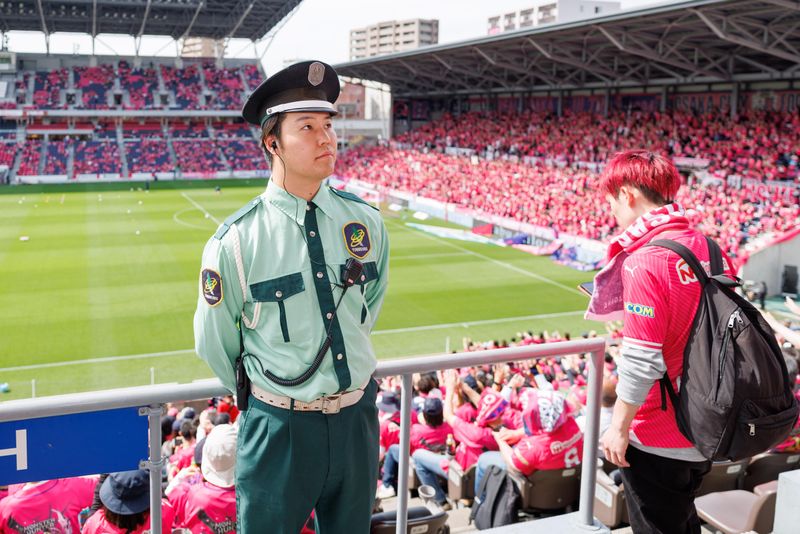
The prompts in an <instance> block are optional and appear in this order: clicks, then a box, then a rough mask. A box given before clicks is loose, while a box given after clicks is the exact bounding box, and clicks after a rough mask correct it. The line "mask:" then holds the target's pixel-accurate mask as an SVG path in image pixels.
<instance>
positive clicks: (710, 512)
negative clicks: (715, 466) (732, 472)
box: [695, 487, 777, 534]
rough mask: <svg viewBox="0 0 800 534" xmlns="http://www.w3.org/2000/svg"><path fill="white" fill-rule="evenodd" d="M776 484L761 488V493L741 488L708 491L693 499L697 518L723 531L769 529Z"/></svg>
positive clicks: (735, 533)
mask: <svg viewBox="0 0 800 534" xmlns="http://www.w3.org/2000/svg"><path fill="white" fill-rule="evenodd" d="M776 490H777V488H776V487H765V488H761V489H760V495H756V494H755V493H751V492H749V491H744V490H732V491H722V492H718V493H709V494H708V495H703V496H702V497H698V498H697V499H695V506H696V507H697V513H698V515H699V516H700V519H702V520H703V521H705V522H707V523H708V524H709V525H711V526H712V527H714V528H716V529H717V530H720V531H722V532H724V533H725V534H740V533H744V532H757V533H758V534H768V533H769V532H772V524H773V522H774V521H775V501H776V498H777V491H776Z"/></svg>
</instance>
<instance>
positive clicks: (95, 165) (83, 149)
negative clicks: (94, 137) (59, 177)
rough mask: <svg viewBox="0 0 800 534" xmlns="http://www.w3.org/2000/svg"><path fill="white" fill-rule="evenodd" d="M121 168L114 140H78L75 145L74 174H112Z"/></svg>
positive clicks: (117, 148) (117, 146) (117, 147)
mask: <svg viewBox="0 0 800 534" xmlns="http://www.w3.org/2000/svg"><path fill="white" fill-rule="evenodd" d="M121 170H122V165H121V160H120V155H119V145H118V144H117V142H116V141H79V142H78V143H77V144H76V145H75V164H74V174H76V175H77V174H114V173H119V172H121Z"/></svg>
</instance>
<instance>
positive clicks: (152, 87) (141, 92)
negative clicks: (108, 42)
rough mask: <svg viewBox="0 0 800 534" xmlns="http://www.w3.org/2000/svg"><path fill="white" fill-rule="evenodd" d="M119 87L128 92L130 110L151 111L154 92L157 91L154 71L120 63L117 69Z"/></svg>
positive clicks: (156, 79) (124, 62)
mask: <svg viewBox="0 0 800 534" xmlns="http://www.w3.org/2000/svg"><path fill="white" fill-rule="evenodd" d="M117 72H118V73H119V81H120V86H121V87H122V89H123V90H124V91H127V92H128V101H129V102H130V109H152V108H153V107H154V98H153V95H154V92H155V91H156V90H158V77H157V75H156V71H155V69H152V68H134V69H132V68H131V66H130V64H129V63H128V62H127V61H120V62H119V66H118V68H117Z"/></svg>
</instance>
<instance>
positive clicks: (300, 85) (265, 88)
mask: <svg viewBox="0 0 800 534" xmlns="http://www.w3.org/2000/svg"><path fill="white" fill-rule="evenodd" d="M339 91H340V86H339V78H338V76H337V75H336V71H335V70H333V67H331V66H330V65H328V64H327V63H322V62H321V61H303V62H300V63H295V64H294V65H291V66H289V67H286V68H285V69H283V70H282V71H280V72H277V73H275V74H273V75H272V76H270V77H269V78H267V79H266V80H264V81H263V82H261V85H259V86H258V87H257V88H256V90H255V91H253V92H252V94H251V95H250V97H249V98H248V99H247V102H245V103H244V108H242V117H243V118H244V120H246V121H247V122H249V123H250V124H255V125H257V126H259V127H260V126H261V125H263V124H264V121H266V120H267V119H268V118H270V117H271V116H273V115H276V114H278V113H287V112H293V111H325V112H328V113H330V114H331V115H336V108H335V107H334V106H333V103H334V102H336V99H337V98H338V97H339Z"/></svg>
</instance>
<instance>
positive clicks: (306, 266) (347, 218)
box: [194, 181, 389, 402]
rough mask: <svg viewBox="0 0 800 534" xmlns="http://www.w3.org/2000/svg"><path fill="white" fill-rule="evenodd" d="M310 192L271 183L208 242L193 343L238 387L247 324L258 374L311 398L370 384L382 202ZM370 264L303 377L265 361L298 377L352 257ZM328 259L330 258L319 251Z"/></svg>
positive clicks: (257, 378)
mask: <svg viewBox="0 0 800 534" xmlns="http://www.w3.org/2000/svg"><path fill="white" fill-rule="evenodd" d="M312 202H313V203H314V204H315V205H316V206H317V208H316V209H311V208H307V203H306V201H305V200H303V199H301V198H298V197H295V196H293V195H291V194H290V193H287V192H286V191H285V190H284V189H282V188H280V187H279V186H277V185H275V184H274V183H273V182H272V181H270V182H269V183H268V185H267V189H266V191H265V192H264V193H263V194H262V195H259V196H258V197H256V198H255V199H253V200H252V201H251V202H250V203H248V204H247V205H246V206H245V207H243V208H242V209H241V210H239V211H238V212H237V213H235V214H234V215H232V216H231V217H229V218H228V219H227V220H226V221H225V222H224V223H223V224H222V225H221V226H220V227H219V229H218V230H217V232H216V234H215V235H214V236H213V237H212V238H211V239H210V240H209V241H208V243H207V244H206V247H205V250H204V251H203V261H202V268H201V275H200V288H199V290H200V295H199V299H198V303H197V312H196V313H195V317H194V332H195V348H196V351H197V354H198V355H199V356H200V357H201V358H202V359H204V360H205V361H206V362H207V363H208V365H209V366H210V367H211V369H212V370H213V371H214V373H215V374H216V375H217V376H218V377H219V378H220V380H221V381H222V384H223V385H224V386H225V387H226V388H228V389H229V390H231V391H235V376H234V362H235V360H236V358H237V357H238V356H239V352H240V339H239V327H240V326H241V328H242V334H243V341H244V350H245V352H247V353H249V354H252V355H254V356H255V358H247V359H246V360H245V366H246V369H247V374H248V376H250V378H251V380H252V381H253V383H254V384H255V385H257V386H259V387H261V388H262V389H265V390H267V391H271V392H273V393H276V394H278V395H285V396H288V397H291V398H294V399H296V400H300V401H304V402H308V401H311V400H314V399H316V398H318V397H320V396H322V395H330V394H334V393H337V392H339V391H344V390H347V391H351V390H354V389H357V388H358V387H360V386H362V385H363V384H364V383H365V382H366V381H367V379H368V378H369V377H370V375H372V373H373V372H374V370H375V366H376V359H375V353H374V350H373V348H372V343H371V342H370V338H369V336H370V332H371V331H372V328H373V326H374V325H375V322H376V320H377V318H378V312H379V310H380V307H381V304H382V302H383V297H384V295H385V294H386V287H387V282H388V279H387V275H388V269H389V241H388V238H387V234H386V226H385V225H384V223H383V220H382V219H381V216H380V213H379V212H378V210H377V209H375V208H373V207H372V206H370V205H369V204H366V203H365V202H364V201H363V200H361V199H360V198H358V197H357V196H355V195H352V194H350V193H344V192H341V191H337V190H335V189H332V188H330V187H328V186H327V185H322V186H321V187H320V189H319V191H318V192H317V194H316V196H315V197H314V198H313V199H312ZM351 257H355V258H356V259H358V260H359V261H361V262H362V263H363V264H364V270H363V273H362V277H361V279H360V280H358V281H357V285H355V286H353V287H351V288H349V289H348V290H347V293H346V294H345V297H344V299H343V300H342V303H341V305H340V306H339V310H338V312H337V313H336V316H335V320H334V321H333V324H332V326H331V332H332V334H333V344H332V347H331V349H330V350H329V351H328V352H327V354H326V355H325V358H324V359H323V361H322V365H321V366H320V368H319V369H318V370H317V372H316V373H315V374H314V375H313V376H312V377H311V379H309V380H308V381H307V382H305V383H304V384H302V385H299V386H295V387H283V386H279V385H277V384H275V383H273V382H271V381H269V380H268V379H267V378H265V377H264V375H263V373H262V371H261V368H260V366H259V363H260V364H261V366H263V368H264V369H266V370H269V371H271V372H272V373H274V374H275V375H277V376H279V377H282V378H294V377H296V376H297V375H299V374H301V373H303V372H304V371H305V370H306V369H307V368H308V366H309V365H310V364H311V363H312V362H313V360H314V357H315V356H316V353H317V351H318V350H319V348H320V347H321V345H322V342H323V340H324V339H325V332H326V329H327V328H328V326H329V325H330V324H331V321H330V320H329V319H328V317H329V315H328V314H330V313H332V312H333V309H334V307H335V303H336V302H338V300H339V296H340V295H341V292H342V289H341V288H340V287H337V286H336V285H335V284H341V281H342V271H343V267H344V264H345V262H346V261H347V259H348V258H351ZM320 260H323V261H320Z"/></svg>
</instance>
